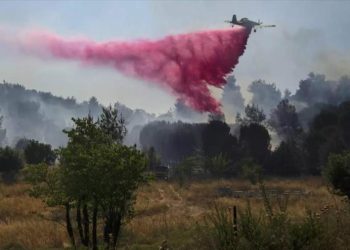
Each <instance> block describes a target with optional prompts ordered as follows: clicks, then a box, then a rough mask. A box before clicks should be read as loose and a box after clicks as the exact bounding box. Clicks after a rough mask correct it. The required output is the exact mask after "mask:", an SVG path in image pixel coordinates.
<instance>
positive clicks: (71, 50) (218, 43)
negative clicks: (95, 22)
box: [20, 27, 250, 113]
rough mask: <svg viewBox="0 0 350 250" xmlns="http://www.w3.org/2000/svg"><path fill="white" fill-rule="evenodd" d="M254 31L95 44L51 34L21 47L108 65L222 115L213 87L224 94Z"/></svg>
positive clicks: (35, 35)
mask: <svg viewBox="0 0 350 250" xmlns="http://www.w3.org/2000/svg"><path fill="white" fill-rule="evenodd" d="M249 34H250V31H249V30H248V29H246V28H244V27H235V28H230V29H220V30H211V31H203V32H196V33H189V34H182V35H175V36H167V37H165V38H163V39H161V40H155V41H149V40H138V41H134V42H123V41H109V42H95V41H91V40H88V39H66V38H63V37H60V36H57V35H54V34H50V33H47V32H41V31H36V32H30V33H28V32H27V33H26V34H24V35H23V34H22V36H21V43H20V44H21V47H22V49H24V50H25V51H26V52H29V53H32V54H34V55H37V56H46V55H50V56H53V57H54V58H59V59H66V60H76V61H80V62H82V63H84V64H88V65H103V66H105V65H107V66H111V67H114V68H115V69H117V70H118V71H120V72H122V73H124V74H126V75H128V76H133V77H138V78H141V79H144V80H146V81H150V82H154V83H156V84H158V85H160V86H162V87H164V88H166V89H169V90H170V91H171V92H172V93H173V94H174V95H176V96H177V97H178V98H180V99H181V100H182V101H183V102H184V103H185V104H186V105H188V106H190V107H191V108H193V109H195V110H197V111H201V112H204V111H205V112H214V113H219V112H221V108H220V106H221V104H220V102H219V101H218V100H216V99H215V98H214V97H213V96H212V95H211V93H210V90H209V86H210V85H211V86H214V87H218V88H221V87H223V86H224V85H225V83H226V80H225V77H226V75H227V74H228V73H230V72H232V70H233V69H234V67H235V66H236V65H237V63H238V59H239V57H240V56H241V55H242V54H243V52H244V50H245V47H246V43H247V40H248V37H249Z"/></svg>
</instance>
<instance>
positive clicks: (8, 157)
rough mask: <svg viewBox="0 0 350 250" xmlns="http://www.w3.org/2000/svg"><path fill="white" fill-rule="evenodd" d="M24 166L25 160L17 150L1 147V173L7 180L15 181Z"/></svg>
mask: <svg viewBox="0 0 350 250" xmlns="http://www.w3.org/2000/svg"><path fill="white" fill-rule="evenodd" d="M22 167H23V161H22V159H21V157H20V154H19V153H18V152H17V151H16V150H14V149H11V148H10V147H5V148H0V174H1V177H2V179H3V180H4V181H5V182H13V181H14V180H15V179H16V176H17V174H18V172H19V171H20V169H21V168H22Z"/></svg>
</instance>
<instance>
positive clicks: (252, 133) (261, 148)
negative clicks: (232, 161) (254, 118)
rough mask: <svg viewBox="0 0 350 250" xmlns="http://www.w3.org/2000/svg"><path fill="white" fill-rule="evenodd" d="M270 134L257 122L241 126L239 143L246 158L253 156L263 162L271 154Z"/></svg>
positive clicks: (257, 161)
mask: <svg viewBox="0 0 350 250" xmlns="http://www.w3.org/2000/svg"><path fill="white" fill-rule="evenodd" d="M270 139H271V138H270V135H269V132H268V131H267V129H266V128H265V127H264V126H262V125H260V124H257V123H252V124H249V125H246V126H241V128H240V133H239V145H240V148H241V150H242V154H243V156H244V157H245V158H252V159H254V160H255V161H256V163H259V164H263V163H264V162H265V161H266V160H267V158H268V156H269V154H270Z"/></svg>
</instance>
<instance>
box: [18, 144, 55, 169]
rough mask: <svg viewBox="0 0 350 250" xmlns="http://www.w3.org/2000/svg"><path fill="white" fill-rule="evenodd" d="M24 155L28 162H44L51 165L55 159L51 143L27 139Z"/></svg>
mask: <svg viewBox="0 0 350 250" xmlns="http://www.w3.org/2000/svg"><path fill="white" fill-rule="evenodd" d="M19 146H20V145H19ZM24 156H25V159H26V162H27V163H28V164H39V163H46V164H48V165H52V164H54V162H55V159H56V154H55V152H54V151H53V150H52V148H51V145H49V144H44V143H40V142H38V141H35V140H29V142H28V143H27V145H26V146H25V148H24Z"/></svg>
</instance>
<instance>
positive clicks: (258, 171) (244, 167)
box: [240, 158, 263, 185]
mask: <svg viewBox="0 0 350 250" xmlns="http://www.w3.org/2000/svg"><path fill="white" fill-rule="evenodd" d="M240 166H241V175H242V177H243V178H246V179H248V180H249V181H250V182H251V183H252V184H253V185H255V184H256V183H258V182H260V181H261V180H262V172H263V169H262V167H261V166H260V165H258V164H256V163H255V162H254V161H253V160H252V159H249V158H248V159H244V160H242V161H241V163H240Z"/></svg>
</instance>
